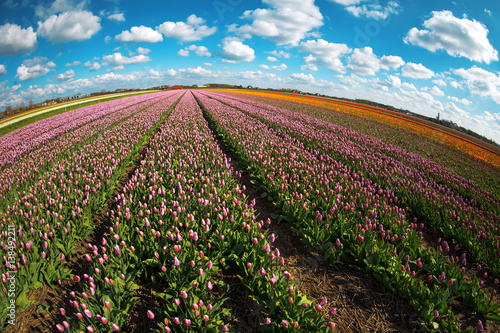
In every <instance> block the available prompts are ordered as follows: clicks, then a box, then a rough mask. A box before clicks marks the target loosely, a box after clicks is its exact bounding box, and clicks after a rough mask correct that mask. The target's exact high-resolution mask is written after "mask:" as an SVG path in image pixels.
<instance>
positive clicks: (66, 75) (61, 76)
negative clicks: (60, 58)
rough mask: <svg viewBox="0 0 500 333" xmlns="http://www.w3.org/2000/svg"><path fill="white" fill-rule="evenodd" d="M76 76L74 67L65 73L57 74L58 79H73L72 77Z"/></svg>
mask: <svg viewBox="0 0 500 333" xmlns="http://www.w3.org/2000/svg"><path fill="white" fill-rule="evenodd" d="M74 77H75V71H74V70H72V69H69V70H67V71H66V72H64V73H61V74H58V75H57V76H56V79H57V80H58V81H67V80H69V79H72V78H74Z"/></svg>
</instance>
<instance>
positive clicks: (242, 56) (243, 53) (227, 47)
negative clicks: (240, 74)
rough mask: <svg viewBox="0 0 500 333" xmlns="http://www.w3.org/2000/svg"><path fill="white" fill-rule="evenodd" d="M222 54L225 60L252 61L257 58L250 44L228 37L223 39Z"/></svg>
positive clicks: (232, 61) (231, 61)
mask: <svg viewBox="0 0 500 333" xmlns="http://www.w3.org/2000/svg"><path fill="white" fill-rule="evenodd" d="M220 56H221V57H222V61H223V62H229V63H237V62H241V61H246V62H250V61H253V60H254V59H255V51H254V50H253V49H252V48H251V47H250V46H248V45H245V44H243V43H242V42H241V41H240V40H238V39H235V38H230V37H227V38H224V40H223V41H222V52H221V54H220Z"/></svg>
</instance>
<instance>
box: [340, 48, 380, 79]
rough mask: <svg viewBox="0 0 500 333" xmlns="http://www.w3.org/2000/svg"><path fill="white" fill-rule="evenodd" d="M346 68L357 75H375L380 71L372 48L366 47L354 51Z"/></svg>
mask: <svg viewBox="0 0 500 333" xmlns="http://www.w3.org/2000/svg"><path fill="white" fill-rule="evenodd" d="M347 68H349V70H350V71H351V72H354V73H356V74H359V75H375V74H376V73H377V72H378V70H379V69H380V63H379V60H378V58H377V56H376V55H375V54H374V53H373V50H372V48H371V47H369V46H366V47H363V48H362V49H355V50H354V52H353V54H352V55H351V57H350V58H349V62H348V63H347Z"/></svg>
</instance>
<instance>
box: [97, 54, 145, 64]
mask: <svg viewBox="0 0 500 333" xmlns="http://www.w3.org/2000/svg"><path fill="white" fill-rule="evenodd" d="M148 61H151V58H149V57H148V56H145V55H143V54H139V55H136V56H133V57H130V58H129V57H124V56H123V55H122V54H121V53H120V52H116V53H113V54H110V55H106V56H104V57H102V63H101V64H102V65H103V66H123V65H132V64H142V63H145V62H148Z"/></svg>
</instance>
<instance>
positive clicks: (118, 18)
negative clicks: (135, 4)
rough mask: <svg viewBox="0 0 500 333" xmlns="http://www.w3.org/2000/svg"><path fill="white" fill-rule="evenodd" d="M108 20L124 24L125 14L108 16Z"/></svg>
mask: <svg viewBox="0 0 500 333" xmlns="http://www.w3.org/2000/svg"><path fill="white" fill-rule="evenodd" d="M108 19H110V20H113V21H118V22H125V14H123V13H118V14H111V15H109V16H108Z"/></svg>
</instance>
